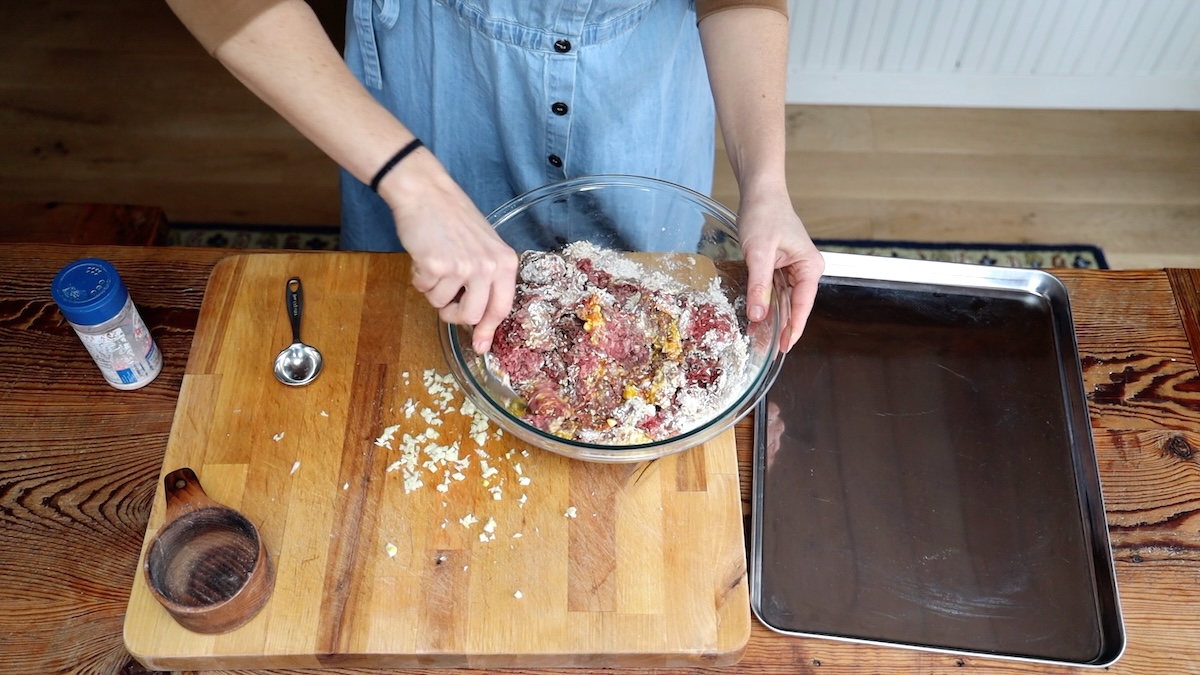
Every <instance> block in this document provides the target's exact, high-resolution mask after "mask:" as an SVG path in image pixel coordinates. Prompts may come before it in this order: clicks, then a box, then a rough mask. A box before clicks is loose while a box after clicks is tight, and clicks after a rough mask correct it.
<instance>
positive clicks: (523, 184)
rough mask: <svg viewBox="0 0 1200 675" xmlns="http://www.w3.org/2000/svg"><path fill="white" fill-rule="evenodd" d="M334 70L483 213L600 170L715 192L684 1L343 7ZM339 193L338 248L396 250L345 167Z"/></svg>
mask: <svg viewBox="0 0 1200 675" xmlns="http://www.w3.org/2000/svg"><path fill="white" fill-rule="evenodd" d="M345 58H346V62H347V64H348V65H349V67H350V69H351V71H352V72H354V74H355V75H356V76H357V77H358V78H359V80H360V81H361V82H362V83H363V84H364V85H366V87H367V88H368V90H369V91H370V92H371V93H372V94H373V95H374V96H375V98H376V99H377V100H379V101H380V103H382V104H383V105H384V106H385V107H387V108H388V109H389V110H390V111H392V113H393V114H395V115H396V117H397V118H398V119H400V120H401V121H402V122H403V123H404V124H405V125H406V126H408V128H409V129H411V130H412V131H413V133H414V134H416V135H417V137H418V138H420V139H421V140H422V141H424V143H425V144H426V146H428V147H429V148H430V150H432V151H433V153H434V154H435V155H436V156H437V158H438V159H439V160H440V161H441V162H442V164H443V165H444V166H445V167H446V169H447V170H448V171H449V172H450V175H451V176H453V177H454V179H455V180H456V181H457V182H458V184H459V185H460V186H462V188H463V189H464V190H465V191H466V193H467V195H468V196H470V198H471V199H472V200H473V201H474V203H475V205H476V206H477V207H478V208H479V210H480V211H482V212H483V213H484V214H488V213H490V212H491V211H492V210H493V209H495V208H496V207H498V206H500V205H501V204H503V203H504V202H506V201H508V200H509V199H511V198H513V197H514V196H516V195H519V194H521V193H524V192H526V191H528V190H530V189H533V188H536V187H539V186H542V185H545V184H547V183H552V182H555V181H559V180H562V179H565V178H575V177H579V176H584V175H593V174H600V173H608V174H611V173H623V174H635V175H643V176H651V177H655V178H661V179H663V180H667V181H671V182H674V183H678V184H681V185H684V186H686V187H689V188H691V189H693V190H696V191H697V192H701V193H704V194H707V193H708V192H709V191H710V189H711V187H712V169H713V152H714V112H713V101H712V93H711V90H710V88H709V84H708V77H707V73H706V71H705V67H704V59H703V55H702V53H701V49H700V39H699V33H698V31H697V28H696V14H695V9H694V7H693V6H692V3H691V2H690V1H689V0H536V1H531V2H512V1H510V2H504V1H495V2H490V1H489V0H350V2H349V5H348V9H347V23H346V52H345ZM341 194H342V230H341V231H342V248H344V249H348V250H350V249H353V250H371V251H397V250H400V241H399V238H398V237H397V236H396V228H395V223H394V220H393V218H392V214H391V211H390V210H389V209H388V208H387V205H386V204H385V203H384V201H383V200H382V199H381V198H380V197H379V196H378V195H376V194H374V193H373V192H371V190H370V188H369V187H367V186H366V185H364V184H363V183H362V182H360V181H358V180H357V179H355V178H354V177H353V176H350V175H349V174H348V173H346V172H345V171H343V172H342V175H341ZM531 236H534V234H532V233H531ZM630 236H631V237H633V238H636V237H637V233H630ZM534 238H536V237H534ZM507 239H508V237H506V240H507ZM509 243H510V244H512V245H514V247H516V248H517V249H518V251H519V250H521V248H522V246H521V245H520V243H519V242H514V241H511V240H510V241H509ZM637 245H638V246H640V247H647V246H646V245H644V244H637ZM529 246H530V247H534V246H539V244H536V243H530V244H529Z"/></svg>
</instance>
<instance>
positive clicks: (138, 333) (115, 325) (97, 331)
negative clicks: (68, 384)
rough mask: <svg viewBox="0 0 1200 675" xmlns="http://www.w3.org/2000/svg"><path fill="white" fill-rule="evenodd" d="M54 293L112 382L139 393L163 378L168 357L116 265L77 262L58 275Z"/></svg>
mask: <svg viewBox="0 0 1200 675" xmlns="http://www.w3.org/2000/svg"><path fill="white" fill-rule="evenodd" d="M51 292H52V294H53V296H54V302H56V303H58V308H59V309H60V310H61V311H62V313H63V316H64V317H65V318H66V319H67V322H68V323H70V324H71V327H72V328H74V329H75V334H76V335H78V336H79V339H80V341H82V342H83V346H84V347H87V350H88V353H89V354H91V355H92V360H93V361H95V362H96V365H97V366H99V368H100V372H101V374H103V375H104V379H105V380H106V381H107V382H108V383H109V384H111V385H112V386H113V387H116V388H117V389H139V388H141V387H144V386H146V385H147V384H150V382H151V381H153V380H154V378H155V377H158V373H159V372H161V371H162V353H161V352H159V351H158V346H157V345H156V344H155V343H154V337H153V336H151V335H150V331H149V329H147V328H146V324H145V323H143V322H142V317H141V316H140V315H138V311H137V307H135V306H134V304H133V299H132V298H130V297H129V291H128V290H127V289H126V288H125V283H124V282H123V281H121V275H119V274H117V269H116V268H115V267H113V265H112V263H110V262H108V261H107V260H102V259H100V258H83V259H81V260H76V261H75V262H73V263H70V264H68V265H67V266H65V267H63V268H62V269H61V270H60V271H59V272H58V274H57V275H55V277H54V285H53V287H52V288H51Z"/></svg>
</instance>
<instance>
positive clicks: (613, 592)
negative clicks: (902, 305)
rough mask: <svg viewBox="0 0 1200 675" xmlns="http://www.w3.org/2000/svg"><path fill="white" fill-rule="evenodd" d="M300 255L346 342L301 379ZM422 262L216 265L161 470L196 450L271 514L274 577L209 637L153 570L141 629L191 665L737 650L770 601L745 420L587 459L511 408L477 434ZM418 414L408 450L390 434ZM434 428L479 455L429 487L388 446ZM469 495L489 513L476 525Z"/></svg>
mask: <svg viewBox="0 0 1200 675" xmlns="http://www.w3.org/2000/svg"><path fill="white" fill-rule="evenodd" d="M291 276H298V277H300V278H301V279H302V280H303V282H304V287H305V314H304V325H303V326H302V329H301V330H302V334H303V335H304V338H305V341H306V342H309V343H310V344H313V345H314V346H316V347H318V348H319V349H320V350H321V351H322V353H323V354H324V356H325V369H324V371H323V372H322V373H321V375H320V376H319V377H318V378H317V379H316V380H315V381H314V382H313V383H311V384H309V385H308V386H305V387H299V388H296V387H285V386H284V385H282V384H280V383H279V382H277V381H275V379H274V376H273V374H272V372H271V369H270V363H271V360H272V357H273V356H274V354H275V352H277V351H278V350H279V349H280V348H282V347H283V346H286V345H287V344H288V343H289V342H290V326H289V324H288V322H287V317H286V313H285V311H284V304H283V289H284V285H285V283H286V280H287V279H288V278H289V277H291ZM409 278H410V271H409V258H408V257H407V256H405V255H385V254H354V253H332V254H257V255H247V256H240V257H235V258H230V259H227V260H225V261H222V262H221V263H220V264H219V265H218V266H217V267H216V269H215V270H214V272H213V274H212V277H211V279H210V283H209V290H208V293H207V297H206V299H205V303H204V307H203V309H202V310H201V313H200V317H199V324H198V326H197V329H196V334H195V338H194V340H193V343H192V355H191V359H190V360H189V365H188V368H187V372H186V374H185V376H184V379H183V385H182V389H181V391H180V405H179V407H178V409H177V412H176V416H175V422H174V426H173V428H172V433H171V436H170V440H169V442H168V444H167V449H166V456H165V458H164V461H163V471H164V472H169V471H173V470H175V469H177V468H179V467H185V466H186V467H192V468H193V469H194V470H195V471H196V472H197V474H198V475H199V478H200V481H201V483H202V484H203V485H204V487H205V490H206V491H207V492H208V494H209V495H210V496H211V497H212V498H213V499H214V500H216V501H218V502H220V503H222V504H225V505H227V506H230V507H232V508H235V509H237V510H238V511H240V512H241V513H243V514H244V515H245V516H246V517H248V518H249V519H250V520H251V521H252V522H255V523H256V524H257V525H258V527H259V529H260V531H261V533H262V537H263V540H264V541H265V542H266V543H267V548H268V551H269V553H270V555H271V558H272V560H273V561H275V566H276V589H275V593H274V596H273V597H272V599H271V600H270V601H269V602H268V604H267V606H266V607H264V609H263V611H262V612H261V614H260V615H259V616H258V617H256V618H255V619H253V620H252V621H251V622H250V623H248V624H247V625H246V626H244V627H243V628H241V629H238V630H236V631H233V632H231V633H227V634H225V635H220V636H206V635H199V634H195V633H190V632H188V631H186V630H184V629H183V628H181V627H180V626H178V625H176V624H175V623H174V622H173V621H172V620H171V619H170V617H169V616H168V615H167V614H166V613H165V612H164V611H163V609H162V607H160V606H159V605H158V604H157V603H156V602H155V601H154V599H153V597H152V596H151V595H150V594H149V592H148V590H147V587H146V585H145V583H144V580H143V579H140V578H139V579H138V580H136V581H135V583H134V584H133V587H132V592H131V595H130V602H129V609H128V614H127V619H126V624H125V642H126V646H127V647H128V648H129V650H130V652H131V653H133V654H134V655H135V656H136V657H137V658H138V659H139V660H140V661H141V662H142V663H144V664H146V665H147V666H150V667H155V668H176V669H177V668H213V667H257V668H276V667H287V666H295V665H305V666H311V667H318V666H329V665H342V666H349V665H353V666H371V667H412V666H420V665H427V666H475V667H503V666H532V665H540V666H577V665H589V666H667V665H689V664H691V665H698V664H707V665H727V664H730V663H733V662H735V661H736V660H737V659H738V658H739V657H740V655H741V651H742V649H743V648H744V646H745V642H746V640H747V639H748V637H749V626H750V613H749V606H748V603H749V598H748V590H747V589H748V586H747V583H746V568H745V555H744V551H745V540H744V536H743V530H742V518H741V516H742V513H741V505H740V501H739V499H740V497H739V492H738V473H737V463H736V460H737V455H736V446H735V444H734V438H733V434H732V432H730V433H727V434H725V435H724V436H723V437H721V438H719V439H717V440H715V441H713V442H710V443H707V444H705V445H704V446H701V447H700V448H696V449H693V450H690V451H687V452H685V453H681V454H678V455H673V456H670V457H666V458H662V459H660V460H656V461H654V462H649V463H646V464H644V465H604V464H595V463H585V462H578V461H572V460H568V459H566V458H563V457H560V456H558V455H554V454H551V453H548V452H544V451H539V450H537V449H536V448H533V447H531V446H529V445H527V444H525V443H523V442H521V441H519V440H517V439H515V438H511V437H509V436H507V435H502V434H501V433H499V430H498V429H497V428H495V427H491V428H489V429H488V430H487V433H488V435H487V437H486V442H485V444H484V445H483V446H479V445H477V440H475V439H474V438H473V433H475V432H472V431H471V429H472V428H474V424H475V423H476V422H475V420H474V419H473V417H472V416H471V415H469V414H464V413H463V412H462V406H463V404H464V402H465V400H466V399H465V397H464V395H463V393H462V392H460V391H451V392H448V393H449V394H452V397H450V396H447V399H449V400H446V399H443V398H440V396H439V392H438V391H437V390H436V389H435V388H431V387H430V386H429V383H428V381H425V380H424V379H423V378H426V377H428V376H429V374H431V373H433V374H436V375H438V376H441V375H445V374H447V373H448V370H447V368H446V366H445V363H444V360H443V357H442V353H441V348H440V345H439V342H438V335H437V327H438V324H437V320H436V314H435V313H434V311H433V310H432V309H431V308H430V307H429V306H428V304H427V303H426V302H425V301H424V299H423V298H422V297H421V296H420V295H419V294H418V293H417V292H416V291H415V290H413V289H412V287H411V285H410V284H409V283H408V280H409ZM443 386H454V385H443ZM425 411H431V412H430V413H428V415H429V416H428V417H426V416H425V415H426V412H425ZM397 424H398V425H400V430H399V431H397V432H396V433H395V439H394V440H393V442H392V444H393V445H394V447H395V449H392V448H387V447H381V446H380V445H378V444H377V443H376V442H375V441H376V438H377V437H379V436H380V435H381V434H382V433H383V431H384V429H385V428H387V427H389V426H391V425H397ZM429 429H433V430H435V431H436V432H437V433H438V436H437V437H436V439H432V438H431V439H430V442H436V443H437V444H442V445H449V444H451V443H457V444H459V446H460V448H459V455H460V456H467V457H469V459H470V462H469V466H467V467H465V468H457V469H456V468H455V467H453V466H450V467H446V466H434V467H432V469H431V470H428V471H427V470H426V469H423V468H422V469H420V471H421V474H422V476H423V481H424V485H423V486H422V487H420V488H418V489H415V490H413V491H411V492H409V491H407V489H406V488H407V486H406V485H405V481H404V480H403V474H402V472H401V471H394V472H389V471H388V468H389V465H390V464H391V463H392V462H394V461H396V460H397V459H399V458H400V452H399V448H400V447H401V439H402V437H403V436H404V435H405V434H411V435H412V436H417V435H418V434H423V433H426V434H427V433H428V430H429ZM422 445H424V444H422ZM476 449H479V450H482V451H483V452H484V453H486V455H487V457H483V456H480V455H479V454H477V453H476ZM427 458H428V456H426V457H422V461H424V460H425V459H427ZM485 461H486V462H487V463H488V464H489V465H490V466H491V467H493V468H494V469H495V470H496V473H495V474H494V475H489V474H490V472H489V473H487V474H485V473H483V471H482V470H483V468H484V466H485V465H484V462H485ZM455 472H461V475H462V478H461V479H457V478H453V477H452V474H453V473H455ZM522 478H525V479H528V485H524V484H522V483H521V482H520V481H521V479H522ZM439 485H441V486H443V487H445V489H444V490H439V488H438V486H439ZM489 488H491V489H489ZM495 488H500V490H499V491H498V492H496V493H494V492H493V491H492V490H494V489H495ZM161 492H162V491H161V490H160V491H159V493H160V494H158V495H157V496H156V499H155V506H154V509H153V510H152V511H151V514H150V519H149V531H150V532H152V531H154V530H156V529H157V527H158V525H159V523H160V522H161V521H162V518H163V503H162V502H161V499H162V494H161ZM496 494H498V495H499V497H500V498H496ZM571 507H574V510H573V514H574V515H572V517H567V516H565V515H564V514H565V513H566V512H567V511H568V510H570V509H571ZM468 515H471V516H473V517H474V518H476V519H477V522H475V523H470V524H469V525H463V524H462V523H461V522H460V521H461V519H463V518H465V517H466V516H468ZM485 526H486V527H485Z"/></svg>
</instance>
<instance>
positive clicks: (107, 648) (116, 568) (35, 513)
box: [0, 244, 1200, 675]
mask: <svg viewBox="0 0 1200 675" xmlns="http://www.w3.org/2000/svg"><path fill="white" fill-rule="evenodd" d="M230 253H231V252H230V251H221V250H215V249H213V250H210V249H183V248H140V247H98V246H67V245H49V244H13V245H6V246H4V247H2V248H0V267H2V268H3V269H4V270H5V274H4V277H3V280H0V430H2V431H0V671H3V672H21V673H137V672H143V671H142V669H141V668H140V666H138V664H136V663H135V662H131V660H130V658H129V656H128V654H127V653H126V652H125V649H124V647H123V645H122V638H121V630H122V623H123V614H124V611H125V607H126V602H127V600H128V596H129V590H130V587H131V584H132V583H133V582H134V579H135V576H134V567H135V563H136V561H137V557H138V552H139V547H140V545H141V542H142V536H143V533H144V531H145V528H146V522H147V518H148V515H149V512H150V506H151V500H152V498H153V495H154V492H155V487H156V485H155V483H156V481H157V478H158V473H159V469H160V465H161V462H162V458H163V453H164V449H165V447H166V443H167V438H168V435H169V433H170V427H171V420H172V417H173V413H174V409H175V403H176V397H177V394H178V392H179V387H180V383H181V378H182V376H183V369H184V365H185V364H186V362H187V357H188V349H189V346H190V344H191V338H192V332H193V330H194V329H195V326H196V321H197V316H198V312H199V309H200V304H201V301H202V299H203V294H204V288H205V282H206V280H207V278H208V274H209V271H210V270H211V269H212V267H213V265H214V264H215V263H216V262H217V261H218V260H220V259H221V258H222V257H224V256H226V255H229V254H230ZM84 256H100V257H104V258H107V259H109V260H111V261H113V262H114V263H115V264H117V266H118V267H119V268H120V269H121V271H122V275H123V277H124V279H125V282H126V284H127V286H128V287H129V288H130V290H131V293H132V294H133V297H134V300H135V302H136V303H137V305H138V307H139V309H140V310H141V313H142V316H143V318H145V319H146V321H147V323H148V324H149V325H150V326H151V330H152V331H153V333H154V335H155V337H156V339H157V340H158V344H159V347H160V348H161V349H162V351H163V356H164V359H165V362H166V366H165V368H164V369H163V373H162V375H160V376H159V378H158V379H157V380H156V381H155V382H153V383H152V384H151V385H149V386H148V387H146V388H144V389H141V390H138V391H133V392H121V391H116V390H114V389H112V388H110V387H108V386H107V385H106V384H104V382H103V381H102V380H101V378H100V375H99V373H98V371H97V370H96V367H95V365H94V364H93V363H92V361H91V359H90V358H89V357H88V355H87V353H86V352H85V351H84V349H83V347H82V345H81V344H80V343H79V340H78V338H76V336H75V335H74V333H73V332H72V331H71V328H70V326H68V325H67V324H66V323H65V322H64V321H63V319H62V317H61V315H60V314H59V312H58V310H57V308H56V307H55V305H54V303H53V301H52V300H51V299H50V292H49V288H50V281H51V279H52V278H53V276H54V274H55V272H56V271H57V270H58V269H59V268H60V267H61V266H62V265H63V264H65V263H67V262H69V261H71V260H74V259H76V258H79V257H84ZM1056 274H1058V275H1059V276H1060V277H1061V278H1062V279H1063V281H1064V282H1066V284H1067V286H1068V287H1069V289H1070V292H1071V300H1072V306H1073V309H1074V314H1075V321H1076V332H1077V335H1078V342H1079V347H1080V352H1081V357H1082V362H1083V372H1084V383H1085V388H1086V391H1087V396H1088V404H1089V407H1090V413H1091V421H1092V427H1093V435H1094V438H1095V444H1096V452H1097V455H1098V459H1099V466H1100V472H1101V479H1102V482H1103V486H1104V494H1105V500H1106V505H1107V508H1108V522H1109V528H1110V532H1111V535H1112V542H1113V547H1114V550H1115V558H1116V566H1117V576H1118V583H1119V585H1120V594H1121V601H1122V605H1123V609H1124V613H1125V622H1126V630H1127V633H1128V642H1129V646H1128V650H1127V652H1126V654H1125V656H1124V657H1123V658H1122V659H1121V660H1120V661H1119V662H1117V664H1116V665H1114V666H1113V667H1112V668H1111V669H1110V671H1111V672H1115V673H1141V674H1145V675H1151V674H1153V675H1159V674H1163V673H1187V672H1191V673H1200V460H1198V458H1197V453H1196V448H1197V447H1198V446H1200V373H1198V372H1197V365H1196V364H1197V354H1198V353H1200V351H1198V350H1200V270H1197V271H1192V270H1165V271H1163V270H1156V271H1125V272H1117V271H1089V270H1061V271H1056ZM748 428H749V427H748V425H747V424H744V423H743V424H742V425H739V436H738V441H739V452H740V455H741V460H742V465H743V486H742V489H743V493H744V494H748V491H749V461H750V435H749V431H748ZM713 670H715V669H713ZM722 670H727V671H729V672H745V673H820V674H827V673H879V672H899V673H918V672H919V673H964V672H980V673H985V672H986V673H1069V672H1084V669H1073V668H1066V667H1062V668H1054V667H1048V666H1045V665H1038V664H1020V663H1014V662H1008V661H1000V660H994V659H988V658H980V657H959V656H953V655H945V654H935V653H928V652H918V651H910V650H904V649H889V648H881V647H873V646H862V645H848V644H840V643H836V642H831V641H826V640H817V639H800V638H786V637H781V636H778V635H776V634H774V633H772V632H770V631H769V630H767V629H766V628H763V627H762V626H761V625H759V624H757V623H755V625H754V630H753V634H752V636H751V640H750V644H749V647H748V648H747V650H746V654H745V657H744V658H743V659H742V661H741V663H740V664H739V665H738V666H736V667H732V668H727V669H722ZM286 672H290V673H299V672H302V671H286ZM317 672H325V673H329V672H333V673H352V672H361V671H352V670H344V669H334V670H324V671H317ZM427 672H436V671H427ZM563 672H569V673H580V672H581V671H580V670H571V671H563ZM597 672H600V671H597ZM603 672H611V671H603ZM643 672H645V671H643ZM649 672H653V671H649ZM673 672H674V671H673Z"/></svg>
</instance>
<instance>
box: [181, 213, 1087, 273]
mask: <svg viewBox="0 0 1200 675" xmlns="http://www.w3.org/2000/svg"><path fill="white" fill-rule="evenodd" d="M167 244H168V245H169V246H212V247H217V248H245V249H286V250H292V249H296V250H309V251H335V250H337V248H338V228H337V227H332V226H313V227H297V226H286V227H285V226H261V227H260V226H253V225H223V224H204V223H172V224H171V225H170V228H169V230H168V232H167ZM816 244H817V247H818V248H820V249H821V250H822V251H835V252H839V253H858V254H861V255H878V256H888V257H894V258H914V259H917V260H938V261H943V262H961V263H972V264H976V265H995V266H999V267H1021V268H1037V269H1040V268H1054V267H1058V268H1062V267H1076V268H1084V269H1108V263H1107V261H1105V259H1104V252H1103V251H1102V250H1100V248H1098V247H1096V246H1092V245H1090V244H1001V243H940V242H939V243H931V242H911V241H874V240H866V239H817V240H816Z"/></svg>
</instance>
